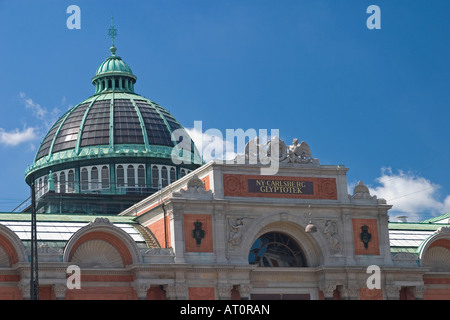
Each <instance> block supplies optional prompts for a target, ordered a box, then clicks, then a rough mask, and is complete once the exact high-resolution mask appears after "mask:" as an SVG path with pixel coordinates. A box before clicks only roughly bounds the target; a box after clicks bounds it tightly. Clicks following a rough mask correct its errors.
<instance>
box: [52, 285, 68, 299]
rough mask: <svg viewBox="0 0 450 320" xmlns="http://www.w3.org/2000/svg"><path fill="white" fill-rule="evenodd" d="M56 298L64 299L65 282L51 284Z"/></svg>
mask: <svg viewBox="0 0 450 320" xmlns="http://www.w3.org/2000/svg"><path fill="white" fill-rule="evenodd" d="M52 289H53V292H54V293H55V297H56V300H64V299H65V298H66V290H67V284H63V283H59V284H55V285H53V286H52Z"/></svg>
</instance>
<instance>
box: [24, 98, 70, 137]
mask: <svg viewBox="0 0 450 320" xmlns="http://www.w3.org/2000/svg"><path fill="white" fill-rule="evenodd" d="M19 96H20V98H21V99H22V100H23V102H24V104H25V107H26V108H27V109H29V110H31V112H32V114H33V116H34V117H35V118H36V119H38V120H40V121H41V123H42V124H43V126H44V128H42V129H43V131H45V130H48V129H50V127H51V126H52V125H53V124H54V123H55V122H56V120H57V119H58V117H59V114H60V110H59V109H58V108H54V109H53V110H52V111H51V112H50V111H48V109H47V108H45V107H42V106H41V105H40V104H39V103H36V102H35V101H33V99H31V98H30V97H27V95H26V94H25V93H24V92H20V93H19ZM61 102H62V104H65V103H66V97H63V98H62V100H61Z"/></svg>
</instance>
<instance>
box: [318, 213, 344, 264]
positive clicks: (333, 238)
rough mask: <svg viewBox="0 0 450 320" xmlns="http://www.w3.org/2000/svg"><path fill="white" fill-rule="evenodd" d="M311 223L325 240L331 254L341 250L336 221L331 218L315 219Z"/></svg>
mask: <svg viewBox="0 0 450 320" xmlns="http://www.w3.org/2000/svg"><path fill="white" fill-rule="evenodd" d="M313 223H314V224H315V225H316V226H317V227H318V230H319V231H320V232H321V233H322V234H323V235H324V237H325V238H326V240H327V244H328V248H329V249H330V253H331V254H332V255H337V254H339V253H340V252H341V235H340V234H339V228H338V223H337V222H336V221H335V220H331V219H320V220H315V221H313Z"/></svg>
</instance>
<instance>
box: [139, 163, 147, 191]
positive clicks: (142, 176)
mask: <svg viewBox="0 0 450 320" xmlns="http://www.w3.org/2000/svg"><path fill="white" fill-rule="evenodd" d="M138 187H139V188H144V187H145V167H144V166H143V165H140V166H139V167H138Z"/></svg>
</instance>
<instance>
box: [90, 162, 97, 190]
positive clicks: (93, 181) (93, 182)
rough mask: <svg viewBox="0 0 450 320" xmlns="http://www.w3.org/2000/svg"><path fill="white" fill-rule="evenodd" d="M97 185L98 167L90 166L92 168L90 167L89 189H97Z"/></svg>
mask: <svg viewBox="0 0 450 320" xmlns="http://www.w3.org/2000/svg"><path fill="white" fill-rule="evenodd" d="M98 187H99V180H98V169H97V167H92V169H91V189H92V190H97V189H98Z"/></svg>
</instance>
